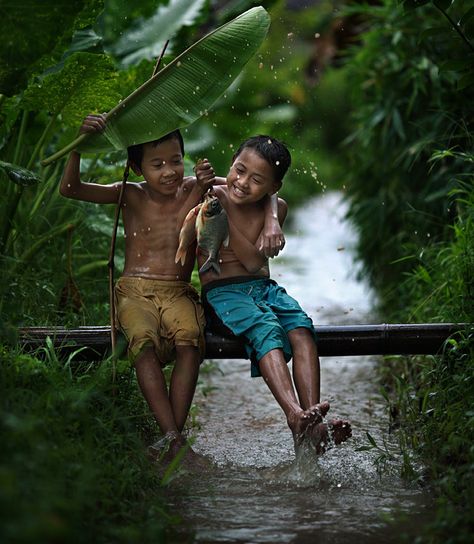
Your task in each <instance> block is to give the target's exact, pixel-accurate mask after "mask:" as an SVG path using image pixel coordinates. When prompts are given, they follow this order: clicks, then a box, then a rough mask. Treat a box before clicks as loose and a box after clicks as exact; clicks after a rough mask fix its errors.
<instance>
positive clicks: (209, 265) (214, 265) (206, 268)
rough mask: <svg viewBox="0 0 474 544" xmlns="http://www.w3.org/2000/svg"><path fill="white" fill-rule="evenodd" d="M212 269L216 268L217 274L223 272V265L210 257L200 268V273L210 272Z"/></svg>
mask: <svg viewBox="0 0 474 544" xmlns="http://www.w3.org/2000/svg"><path fill="white" fill-rule="evenodd" d="M211 269H212V270H214V272H215V273H216V274H220V273H221V267H220V266H219V265H218V264H217V263H216V261H214V260H212V259H211V258H210V257H209V259H207V261H206V262H205V263H204V264H203V265H202V266H201V268H200V269H199V274H204V272H208V271H209V270H211Z"/></svg>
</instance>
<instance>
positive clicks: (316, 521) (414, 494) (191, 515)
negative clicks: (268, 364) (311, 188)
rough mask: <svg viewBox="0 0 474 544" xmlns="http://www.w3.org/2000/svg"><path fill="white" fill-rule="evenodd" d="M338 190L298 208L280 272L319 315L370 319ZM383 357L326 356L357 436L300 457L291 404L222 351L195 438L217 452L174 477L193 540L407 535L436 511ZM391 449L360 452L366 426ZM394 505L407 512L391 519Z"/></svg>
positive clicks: (325, 393) (329, 388)
mask: <svg viewBox="0 0 474 544" xmlns="http://www.w3.org/2000/svg"><path fill="white" fill-rule="evenodd" d="M344 213H345V207H344V203H343V201H342V198H341V195H340V194H339V193H331V192H330V193H326V194H324V195H323V196H321V197H318V198H316V199H314V200H312V201H311V202H309V203H308V204H307V205H306V206H304V207H302V208H300V209H299V210H297V212H296V214H295V218H294V220H293V221H292V230H291V231H290V232H289V233H287V246H286V248H285V250H284V252H283V253H282V255H281V256H280V257H278V258H277V259H275V260H274V261H273V262H272V276H273V277H274V278H275V279H276V280H277V281H278V282H279V283H281V285H283V286H284V287H285V288H286V289H287V291H288V292H289V294H290V295H292V296H294V297H295V298H296V299H297V300H299V302H300V304H301V305H302V306H303V308H304V309H305V310H306V311H307V312H308V314H309V315H310V316H311V317H312V319H313V321H314V323H315V324H316V325H317V324H318V323H319V324H322V325H325V324H348V323H361V324H362V323H371V322H374V321H373V319H371V318H370V310H371V305H372V294H371V293H370V289H368V287H367V286H366V285H364V284H363V283H361V282H359V281H357V280H356V278H355V273H354V272H353V271H354V264H353V261H352V257H351V246H352V245H353V243H354V233H353V231H352V229H351V227H350V225H348V224H347V223H346V222H345V221H344V220H343V218H344ZM376 365H377V359H376V358H374V357H340V358H336V357H332V358H330V357H326V358H321V398H322V399H323V400H324V399H327V400H329V401H330V403H331V412H330V415H331V416H339V417H342V418H347V419H350V420H351V423H352V427H353V438H352V439H350V440H349V441H348V442H347V443H345V444H343V445H341V446H338V447H336V448H333V449H331V450H330V451H329V452H327V453H326V454H325V455H323V456H320V457H319V458H316V457H315V456H314V455H311V454H308V455H304V456H303V457H302V458H301V459H298V460H295V453H294V448H293V442H292V438H291V434H290V432H289V429H288V427H287V425H286V422H285V418H284V416H283V412H282V411H281V409H280V408H279V406H278V405H277V404H276V401H275V400H274V399H273V397H272V395H271V393H270V392H269V390H268V388H267V387H266V385H265V383H264V382H263V380H262V379H259V378H250V372H249V362H248V361H242V360H222V361H217V362H215V363H214V365H213V368H212V369H210V370H209V371H208V372H206V371H205V372H203V373H202V374H201V378H200V380H201V383H202V387H201V388H200V392H199V394H198V395H197V397H196V400H195V402H196V404H197V406H198V416H197V419H198V422H199V424H200V429H199V430H197V431H196V432H195V442H194V446H193V447H194V449H195V450H196V451H197V452H198V453H200V454H203V455H205V456H207V457H208V458H210V459H211V460H212V468H211V469H210V470H209V471H203V472H201V473H200V474H198V475H196V474H194V475H193V474H191V475H183V476H179V477H178V478H176V480H175V481H174V482H173V485H172V486H170V487H169V489H168V500H169V504H170V506H171V508H173V510H174V511H176V512H179V513H180V515H181V516H182V518H183V520H184V523H183V524H182V526H181V528H180V529H179V530H180V531H181V532H182V533H183V538H184V539H185V540H184V541H186V542H209V543H211V542H216V543H217V542H235V543H237V542H239V543H240V542H252V543H253V542H255V543H257V542H281V543H299V544H304V543H310V542H311V543H314V542H318V543H326V542H328V543H329V542H331V543H332V544H333V543H339V542H341V543H342V542H347V541H348V539H349V538H350V542H374V543H375V542H377V543H378V542H382V541H383V542H386V543H388V542H401V541H402V540H401V534H402V533H403V532H408V533H410V534H411V535H413V534H416V526H417V523H418V522H420V521H421V519H422V518H424V517H425V516H428V515H429V506H430V497H429V495H428V494H427V493H426V492H423V491H422V490H421V489H420V488H419V487H418V486H417V485H414V484H407V483H405V482H403V481H402V480H401V479H400V477H399V469H400V466H401V461H400V456H399V453H398V451H397V441H396V438H395V437H393V436H391V435H390V434H389V433H388V426H389V421H388V415H387V413H386V408H385V404H384V401H383V399H382V397H381V395H380V393H379V389H378V385H377V383H376V377H375V370H374V369H375V366H376ZM367 431H368V432H369V433H370V434H371V436H373V437H374V438H375V440H376V441H377V443H378V444H380V445H381V446H382V445H383V444H384V443H385V446H384V448H386V450H387V451H389V452H390V453H391V455H392V456H393V459H392V460H390V461H388V462H387V463H386V470H385V471H384V472H383V473H382V474H380V473H379V472H380V471H379V470H378V467H379V466H380V460H379V462H378V463H377V458H378V457H379V455H380V452H377V451H357V449H358V448H360V447H361V446H365V445H367V444H368V440H367V437H366V432H367ZM397 513H404V514H406V515H407V516H408V519H406V520H405V521H404V522H403V523H402V522H399V523H398V525H397V526H396V527H395V528H394V527H389V526H387V523H386V521H387V519H390V518H391V517H393V516H395V515H396V514H397Z"/></svg>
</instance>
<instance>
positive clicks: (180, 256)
mask: <svg viewBox="0 0 474 544" xmlns="http://www.w3.org/2000/svg"><path fill="white" fill-rule="evenodd" d="M186 253H187V248H184V247H178V251H177V252H176V256H175V258H174V262H175V263H177V262H178V261H179V260H181V266H184V263H185V261H186Z"/></svg>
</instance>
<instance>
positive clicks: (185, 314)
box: [115, 276, 205, 365]
mask: <svg viewBox="0 0 474 544" xmlns="http://www.w3.org/2000/svg"><path fill="white" fill-rule="evenodd" d="M115 300H116V314H117V323H118V325H119V327H120V328H121V330H122V331H123V333H124V335H125V337H126V338H127V341H128V350H129V355H130V356H131V357H132V358H135V357H136V356H137V355H138V354H139V353H140V352H141V350H142V349H143V348H144V347H146V346H154V348H155V352H156V355H157V357H158V359H159V361H160V363H161V364H162V365H164V364H166V363H169V362H170V361H173V360H174V359H175V357H176V350H175V347H176V346H195V347H197V348H198V349H199V353H200V354H201V357H203V356H204V347H205V344H204V324H205V321H204V312H203V309H202V306H201V303H200V301H199V295H198V293H197V291H196V290H195V289H194V287H193V286H192V285H190V284H189V283H187V282H185V281H165V280H153V279H147V278H140V277H132V276H122V277H121V278H119V280H118V281H117V284H116V285H115Z"/></svg>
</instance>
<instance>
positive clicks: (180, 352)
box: [169, 346, 201, 432]
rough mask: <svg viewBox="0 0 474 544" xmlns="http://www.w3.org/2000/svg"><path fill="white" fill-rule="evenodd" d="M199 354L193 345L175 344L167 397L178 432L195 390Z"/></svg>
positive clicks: (184, 421)
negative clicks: (173, 363)
mask: <svg viewBox="0 0 474 544" xmlns="http://www.w3.org/2000/svg"><path fill="white" fill-rule="evenodd" d="M200 364H201V356H200V354H199V350H198V348H196V347H194V346H176V362H175V365H174V368H173V372H172V374H171V381H170V392H169V399H170V403H171V409H172V411H173V414H174V420H175V422H176V427H177V429H178V431H179V432H181V431H182V430H183V427H184V424H185V423H186V419H187V417H188V413H189V408H190V407H191V402H192V400H193V396H194V392H195V390H196V383H197V379H198V375H199V365H200Z"/></svg>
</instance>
